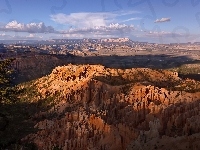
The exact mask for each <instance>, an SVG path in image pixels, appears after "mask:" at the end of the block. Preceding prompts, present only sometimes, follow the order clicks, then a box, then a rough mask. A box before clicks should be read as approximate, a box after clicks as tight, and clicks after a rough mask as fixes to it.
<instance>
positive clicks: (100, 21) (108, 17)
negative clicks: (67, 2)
mask: <svg viewBox="0 0 200 150" xmlns="http://www.w3.org/2000/svg"><path fill="white" fill-rule="evenodd" d="M135 13H139V12H136V11H127V12H124V11H118V12H96V13H93V12H80V13H71V14H69V15H67V14H63V13H59V14H55V15H50V17H51V20H53V21H55V22H56V23H59V24H64V25H70V26H75V27H78V28H85V27H87V28H92V27H95V26H106V25H108V24H110V23H111V22H113V21H115V20H116V18H117V17H119V16H126V15H130V14H135Z"/></svg>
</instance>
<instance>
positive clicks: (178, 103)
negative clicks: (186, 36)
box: [22, 64, 200, 150]
mask: <svg viewBox="0 0 200 150" xmlns="http://www.w3.org/2000/svg"><path fill="white" fill-rule="evenodd" d="M188 82H190V81H188ZM190 83H191V82H190ZM184 84H186V86H187V82H186V81H185V80H182V79H181V78H179V77H178V75H177V73H173V72H169V71H165V70H152V69H148V68H135V69H124V70H122V69H110V68H106V67H104V66H101V65H71V64H70V65H68V66H62V67H56V68H55V69H54V70H53V71H52V73H51V74H50V75H48V76H45V77H43V78H40V79H39V80H37V81H35V82H34V83H33V85H32V86H35V87H36V89H37V91H38V93H39V94H38V95H37V96H36V97H35V99H34V101H38V100H40V99H44V100H47V99H48V98H51V101H50V102H49V103H48V106H51V109H49V110H48V111H46V112H40V113H39V114H35V116H33V118H40V117H41V116H43V118H44V119H43V120H42V121H39V122H37V123H36V125H35V128H38V129H39V131H38V132H37V133H35V134H30V135H28V136H27V137H25V138H23V139H22V141H26V140H28V141H32V142H34V143H35V144H36V145H37V146H38V148H39V149H51V148H52V147H55V146H57V147H59V148H61V149H64V150H72V149H74V150H75V149H76V150H78V149H80V150H84V149H95V150H96V149H99V150H120V149H121V150H124V149H155V148H156V149H162V148H165V149H167V148H169V147H170V146H173V145H174V144H175V143H176V142H177V143H176V147H177V148H182V149H189V148H193V149H199V148H200V143H198V142H197V141H198V140H200V136H199V135H200V133H199V132H200V122H199V119H200V117H199V114H200V103H199V102H200V92H194V93H189V92H186V91H184V90H183V91H182V90H172V89H176V88H177V87H185V86H184ZM194 84H195V87H196V89H199V88H200V86H199V85H200V84H199V83H198V82H195V83H194ZM170 88H172V89H171V90H170ZM49 116H53V118H52V117H49ZM184 142H185V145H182V143H184Z"/></svg>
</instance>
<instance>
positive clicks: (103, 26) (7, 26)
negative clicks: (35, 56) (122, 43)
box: [0, 0, 200, 44]
mask: <svg viewBox="0 0 200 150" xmlns="http://www.w3.org/2000/svg"><path fill="white" fill-rule="evenodd" d="M123 37H127V38H130V39H131V40H133V41H140V42H151V43H152V42H153V43H159V44H162V43H183V42H200V0H84V1H83V0H0V40H16V39H19V40H22V39H23V40H24V39H30V40H31V39H32V40H33V39H34V40H49V39H75V38H78V39H82V38H95V39H97V38H123Z"/></svg>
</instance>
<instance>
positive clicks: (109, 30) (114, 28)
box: [60, 23, 135, 37]
mask: <svg viewBox="0 0 200 150" xmlns="http://www.w3.org/2000/svg"><path fill="white" fill-rule="evenodd" d="M134 30H135V27H134V25H125V24H119V23H116V24H114V23H112V24H109V25H107V26H95V27H92V28H71V29H69V30H66V31H61V32H60V33H61V34H68V35H79V36H88V37H89V36H92V37H95V36H98V35H101V36H105V37H107V36H108V35H109V36H111V37H120V36H121V35H126V34H130V33H131V32H132V31H134Z"/></svg>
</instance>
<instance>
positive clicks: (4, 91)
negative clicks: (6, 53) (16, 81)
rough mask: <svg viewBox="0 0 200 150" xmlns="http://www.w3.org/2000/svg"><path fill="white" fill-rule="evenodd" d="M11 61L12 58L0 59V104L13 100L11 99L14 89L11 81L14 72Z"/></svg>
mask: <svg viewBox="0 0 200 150" xmlns="http://www.w3.org/2000/svg"><path fill="white" fill-rule="evenodd" d="M13 61H14V59H6V60H1V61H0V104H3V103H6V102H12V101H14V100H15V99H13V98H14V95H15V92H14V91H15V90H14V88H13V83H12V81H13V74H14V69H13V67H12V62H13Z"/></svg>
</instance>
